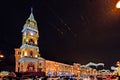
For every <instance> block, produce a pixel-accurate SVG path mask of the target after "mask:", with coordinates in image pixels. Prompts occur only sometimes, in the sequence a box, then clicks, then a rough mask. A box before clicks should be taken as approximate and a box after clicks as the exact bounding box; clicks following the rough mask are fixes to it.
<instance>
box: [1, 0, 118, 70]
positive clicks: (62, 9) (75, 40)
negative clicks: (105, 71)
mask: <svg viewBox="0 0 120 80" xmlns="http://www.w3.org/2000/svg"><path fill="white" fill-rule="evenodd" d="M117 1H118V0H19V1H18V0H16V1H13V0H4V1H3V2H0V50H1V53H2V54H4V55H5V58H4V60H3V61H2V62H1V63H0V66H1V68H3V66H6V67H7V68H6V69H14V63H15V61H14V48H19V47H20V46H21V43H22V33H21V30H22V29H23V25H24V24H25V21H26V19H27V18H28V17H29V15H30V8H31V7H33V9H34V11H33V13H34V17H35V19H36V21H37V23H38V29H39V35H40V36H39V41H38V42H39V48H40V54H41V56H42V57H43V58H45V59H48V60H53V61H58V62H63V63H68V64H71V63H73V62H77V63H80V64H87V63H88V62H95V63H99V62H102V63H105V68H106V67H107V68H110V66H115V63H116V61H118V60H120V9H116V8H115V5H116V3H117ZM6 69H5V70H6Z"/></svg>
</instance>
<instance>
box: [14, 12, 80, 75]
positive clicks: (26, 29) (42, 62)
mask: <svg viewBox="0 0 120 80" xmlns="http://www.w3.org/2000/svg"><path fill="white" fill-rule="evenodd" d="M38 38H39V31H38V27H37V22H36V20H35V18H34V15H33V11H32V10H31V14H30V16H29V18H28V19H27V20H26V23H25V24H24V26H23V29H22V45H21V47H20V48H15V63H16V64H15V71H16V72H40V71H43V72H45V73H46V75H47V76H59V75H63V76H65V75H68V76H69V75H71V74H75V75H78V73H79V71H80V64H77V63H74V64H73V65H68V64H64V63H60V62H55V61H50V60H46V59H44V58H42V57H41V56H40V53H39V52H40V51H39V47H38Z"/></svg>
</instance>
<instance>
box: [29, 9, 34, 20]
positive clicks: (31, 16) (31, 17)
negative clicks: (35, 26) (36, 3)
mask: <svg viewBox="0 0 120 80" xmlns="http://www.w3.org/2000/svg"><path fill="white" fill-rule="evenodd" d="M29 19H33V20H34V15H33V8H32V7H31V13H30V16H29Z"/></svg>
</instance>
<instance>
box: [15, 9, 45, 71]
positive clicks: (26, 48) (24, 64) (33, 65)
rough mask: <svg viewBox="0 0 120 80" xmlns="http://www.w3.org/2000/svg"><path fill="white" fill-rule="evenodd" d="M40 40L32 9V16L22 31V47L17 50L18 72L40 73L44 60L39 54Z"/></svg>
mask: <svg viewBox="0 0 120 80" xmlns="http://www.w3.org/2000/svg"><path fill="white" fill-rule="evenodd" d="M38 38H39V32H38V27H37V22H36V20H35V18H34V15H33V9H32V8H31V14H30V16H29V18H28V19H27V20H26V23H25V24H24V26H23V29H22V45H21V47H20V49H15V58H16V72H38V71H39V70H41V64H43V62H42V63H41V61H42V60H43V58H41V57H40V54H39V47H38ZM41 59H42V60H41Z"/></svg>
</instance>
